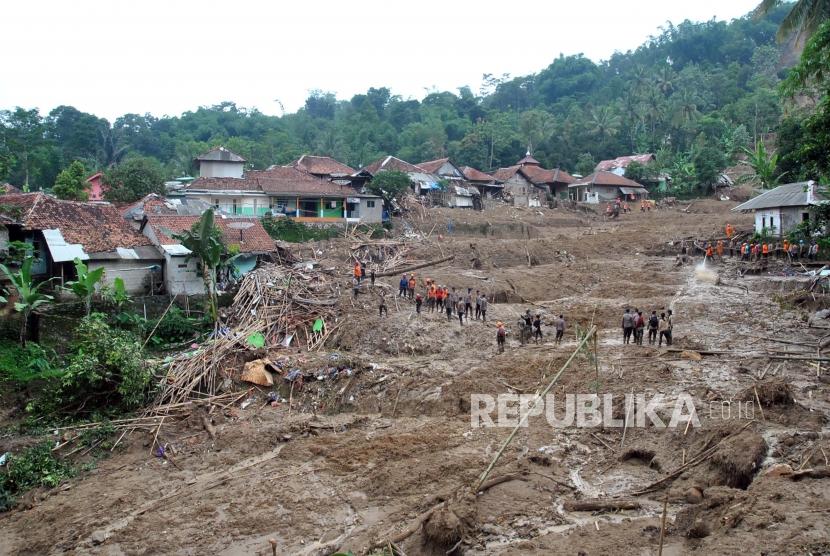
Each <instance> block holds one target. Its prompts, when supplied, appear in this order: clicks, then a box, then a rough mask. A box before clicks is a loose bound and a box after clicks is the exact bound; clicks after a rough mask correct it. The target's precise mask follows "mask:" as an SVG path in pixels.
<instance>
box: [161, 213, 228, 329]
mask: <svg viewBox="0 0 830 556" xmlns="http://www.w3.org/2000/svg"><path fill="white" fill-rule="evenodd" d="M173 239H177V240H179V241H181V242H182V245H184V246H185V247H187V248H188V249H189V250H190V251H191V253H192V256H194V257H196V258H198V259H199V262H200V263H201V265H202V281H203V282H204V283H205V297H206V300H207V302H206V305H207V313H208V314H209V315H210V318H211V319H212V320H213V321H214V322H216V319H217V315H218V310H217V302H216V269H217V267H218V266H219V264H220V263H221V262H222V254H223V253H224V251H225V247H224V245H223V244H222V232H221V231H220V230H219V228H217V227H216V226H215V225H214V222H213V209H208V210H206V211H205V212H204V214H202V217H201V218H200V219H199V221H198V222H196V223H195V224H194V225H193V228H191V229H190V230H188V231H186V232H184V233H181V234H176V235H174V236H173Z"/></svg>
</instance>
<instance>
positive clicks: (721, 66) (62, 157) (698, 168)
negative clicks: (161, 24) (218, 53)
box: [0, 5, 815, 192]
mask: <svg viewBox="0 0 830 556" xmlns="http://www.w3.org/2000/svg"><path fill="white" fill-rule="evenodd" d="M789 9H790V6H789V5H783V6H778V7H776V8H773V9H772V10H770V11H769V12H768V13H767V14H766V15H765V16H764V17H763V18H757V17H752V16H750V15H747V16H746V17H743V18H740V19H736V20H733V21H731V22H718V21H714V20H712V21H707V22H701V23H695V22H690V21H684V22H683V23H680V24H678V25H673V24H671V23H667V24H666V26H665V27H663V28H661V29H660V30H659V31H660V32H659V34H656V35H655V36H653V37H651V38H650V39H649V40H648V41H646V42H645V43H644V44H643V45H642V46H640V47H639V48H638V49H636V50H635V51H632V52H626V53H615V54H614V55H613V56H611V57H610V58H609V59H608V60H605V61H602V62H600V63H598V64H597V63H594V62H592V61H591V60H589V59H587V58H585V57H583V56H581V55H574V56H560V57H559V58H556V59H555V60H553V62H552V63H551V64H550V65H549V66H548V67H547V68H544V69H543V70H541V71H540V72H539V73H536V74H533V75H526V76H520V77H511V76H509V75H503V76H493V75H486V76H484V81H483V82H484V86H483V87H482V89H481V90H480V91H473V90H471V89H470V88H469V87H462V88H460V89H459V90H458V91H457V92H455V93H453V92H446V91H444V92H433V93H431V94H428V95H427V96H426V97H425V98H424V99H423V100H422V101H418V100H412V99H403V98H401V97H399V96H395V95H394V94H393V92H392V91H390V90H389V89H388V88H370V89H368V90H367V91H366V93H365V94H359V95H355V96H354V97H352V98H351V99H350V100H339V99H337V98H336V97H335V95H334V94H333V93H329V92H323V91H315V92H313V93H312V94H311V95H310V96H309V97H308V99H307V100H306V102H305V106H304V107H303V108H301V109H300V110H299V111H297V112H296V113H294V114H286V115H284V116H282V117H275V116H267V115H264V114H262V113H261V112H259V111H257V110H251V109H246V108H242V107H239V106H236V105H235V104H234V103H231V102H225V103H222V104H219V105H217V106H210V107H200V108H198V109H197V110H195V111H192V112H186V113H184V114H182V115H181V116H173V117H167V116H166V117H155V116H153V115H150V114H145V115H139V114H126V115H124V116H122V117H120V118H118V119H116V120H115V121H114V122H112V123H110V122H108V121H107V120H104V119H101V118H98V117H96V116H94V115H91V114H86V113H83V112H80V111H78V110H76V109H75V108H73V107H71V106H60V107H57V108H55V109H54V110H52V111H51V112H49V113H48V114H47V115H45V116H44V115H41V114H40V113H39V112H38V110H37V109H35V108H31V109H29V108H20V107H18V108H14V109H11V110H6V111H3V112H0V123H2V129H0V132H2V136H0V180H7V181H9V182H10V183H12V184H15V185H24V184H28V185H29V187H30V188H31V189H40V188H51V187H52V186H53V184H54V183H55V179H56V177H57V176H58V173H59V172H60V171H61V170H62V169H64V168H67V167H68V166H70V164H71V163H72V162H73V161H75V160H78V161H81V162H82V163H83V164H84V165H85V167H86V169H87V170H88V171H93V170H97V169H105V168H111V167H113V166H116V165H118V164H121V163H122V162H123V161H125V160H128V159H130V158H136V157H149V158H151V159H154V160H155V161H158V164H157V166H158V168H159V169H160V170H161V172H162V173H163V174H164V175H165V176H167V177H175V176H179V175H182V174H193V172H194V167H193V157H194V156H195V155H197V154H199V153H201V152H203V151H205V150H207V149H208V148H209V147H211V146H215V145H217V144H224V145H225V146H227V147H228V148H230V149H231V150H233V151H235V152H238V153H239V154H241V155H242V156H244V157H245V158H247V159H248V161H249V162H250V164H251V165H252V167H255V168H263V167H266V166H269V165H271V164H282V163H287V162H289V161H291V160H293V159H296V158H297V157H298V156H299V155H301V154H303V153H314V154H325V155H330V156H333V157H335V158H337V159H338V160H341V161H343V162H346V163H347V164H349V165H351V166H353V167H360V166H361V165H364V164H368V163H370V162H372V161H373V160H375V159H377V158H378V157H380V156H382V155H386V154H393V155H396V156H398V157H400V158H403V159H405V160H408V161H411V162H415V163H417V162H420V161H423V160H430V159H434V158H438V157H442V156H450V157H452V159H453V160H454V161H455V162H456V163H458V164H464V165H470V166H474V167H477V168H480V169H482V170H490V169H493V168H498V167H500V166H507V165H510V164H512V163H514V162H515V161H516V160H517V159H519V158H520V157H521V156H522V155H523V154H524V152H525V150H526V149H527V148H528V146H530V147H531V148H532V151H533V154H534V156H535V157H536V158H538V159H539V160H540V161H541V162H542V164H543V165H545V166H546V167H556V166H560V167H562V168H565V169H567V170H568V171H571V172H579V173H582V174H586V173H589V172H590V171H592V169H593V167H594V165H595V163H596V162H597V161H599V160H602V159H604V158H610V157H616V156H620V155H625V154H631V153H634V152H655V153H657V154H658V160H659V162H660V167H661V168H663V169H667V170H668V171H669V172H670V173H671V174H672V176H673V178H674V180H673V182H672V184H673V187H674V188H676V189H678V191H680V190H687V191H688V192H692V191H693V190H695V189H697V188H699V189H705V188H706V187H708V186H709V185H710V184H711V183H712V182H713V180H714V179H715V177H716V175H717V173H718V172H719V171H720V170H722V169H723V168H724V167H726V166H727V165H729V164H730V163H733V162H734V160H735V157H736V155H737V154H739V153H743V152H744V149H745V148H750V149H752V148H753V147H754V143H755V138H757V137H763V136H766V135H767V134H769V133H771V132H777V131H778V130H779V128H781V127H782V122H783V128H784V130H785V131H786V133H787V134H788V135H786V136H787V138H788V140H789V141H791V142H793V141H798V139H799V133H800V130H801V127H800V126H801V125H802V123H803V121H804V120H805V119H806V117H807V116H806V115H800V114H799V113H798V111H797V110H792V109H791V108H788V106H790V104H791V102H790V101H788V100H787V98H786V97H785V96H784V95H783V94H782V93H781V92H780V83H781V81H782V79H784V78H785V77H786V73H787V69H786V65H787V63H790V64H792V63H794V62H795V60H796V59H797V56H796V55H794V54H793V52H792V47H791V46H788V44H791V43H792V41H789V43H787V42H784V43H778V42H776V32H777V31H778V29H779V25H780V23H781V21H782V20H783V19H784V18H785V16H786V14H787V13H788V11H789ZM785 150H787V152H789V153H790V155H789V156H783V157H782V158H781V161H780V164H784V165H787V168H786V170H787V172H788V174H790V175H791V176H792V177H803V175H804V174H805V173H808V172H811V171H815V168H814V167H808V166H805V165H803V164H801V163H800V162H799V161H798V160H797V157H796V156H795V155H794V154H793V152H794V149H793V147H792V145H790V146H789V147H787V148H786V149H785ZM145 162H148V161H145ZM149 164H151V165H152V164H155V162H153V161H149Z"/></svg>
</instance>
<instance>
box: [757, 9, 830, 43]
mask: <svg viewBox="0 0 830 556" xmlns="http://www.w3.org/2000/svg"><path fill="white" fill-rule="evenodd" d="M784 3H785V2H784V0H761V3H760V4H758V7H757V8H755V14H756V17H761V16H764V15H766V14H767V13H769V12H770V11H772V10H773V9H774V8H777V7H778V6H780V5H782V4H784ZM828 18H830V0H796V2H795V3H794V4H793V5H792V8H790V11H789V12H788V13H787V16H786V17H785V18H784V20H783V21H782V22H781V25H780V26H779V27H778V34H777V35H776V38H777V39H778V42H783V41H784V40H786V38H787V37H788V36H789V35H790V34H792V33H796V34H797V37H796V38H798V39H800V38H802V35H805V36H804V38H805V39H806V38H810V35H812V34H813V33H815V31H816V29H818V27H819V25H821V24H822V23H823V22H824V21H825V20H827V19H828Z"/></svg>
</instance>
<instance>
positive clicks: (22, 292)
mask: <svg viewBox="0 0 830 556" xmlns="http://www.w3.org/2000/svg"><path fill="white" fill-rule="evenodd" d="M33 262H34V257H31V256H29V257H26V258H25V259H23V262H22V263H21V265H20V269H19V270H18V271H16V272H15V271H12V270H11V269H10V268H9V267H7V266H6V265H2V264H0V270H2V271H3V274H5V275H6V278H7V279H8V280H9V282H11V284H12V286H14V289H15V290H16V291H17V300H16V301H15V302H14V310H15V311H17V312H18V313H21V314H22V316H23V322H22V323H21V325H20V345H22V346H25V345H26V330H27V328H28V325H29V316H30V315H31V314H32V311H34V310H35V309H37V308H38V307H40V306H41V305H45V304H46V303H49V302H51V301H52V299H53V297H52V296H51V295H47V294H45V293H42V292H41V291H40V290H41V288H43V287H44V286H46V285H47V284H48V283H49V280H44V281H43V282H38V283H37V284H36V283H35V282H34V280H33V279H32V263H33ZM6 293H7V294H8V295H11V294H10V292H8V291H7V292H6Z"/></svg>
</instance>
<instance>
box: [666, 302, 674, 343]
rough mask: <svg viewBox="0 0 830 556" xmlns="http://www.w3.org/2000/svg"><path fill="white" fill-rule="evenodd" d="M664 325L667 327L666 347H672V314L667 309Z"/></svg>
mask: <svg viewBox="0 0 830 556" xmlns="http://www.w3.org/2000/svg"><path fill="white" fill-rule="evenodd" d="M666 323H667V324H668V325H669V330H668V334H667V335H666V336H667V338H668V340H667V343H666V345H667V346H670V345H672V339H673V333H674V313H672V310H671V309H669V310H668V311H667V312H666Z"/></svg>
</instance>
